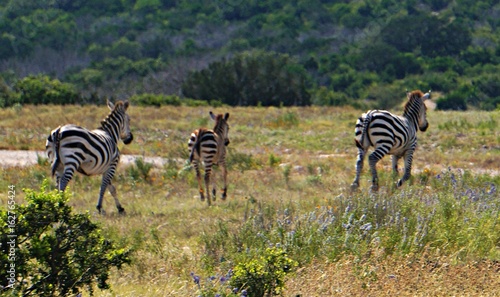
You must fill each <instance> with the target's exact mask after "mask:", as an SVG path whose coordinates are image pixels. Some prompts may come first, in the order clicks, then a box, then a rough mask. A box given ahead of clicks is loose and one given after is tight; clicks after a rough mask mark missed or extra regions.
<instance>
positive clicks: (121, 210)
mask: <svg viewBox="0 0 500 297" xmlns="http://www.w3.org/2000/svg"><path fill="white" fill-rule="evenodd" d="M117 209H118V213H119V214H125V208H123V207H121V206H119V207H117Z"/></svg>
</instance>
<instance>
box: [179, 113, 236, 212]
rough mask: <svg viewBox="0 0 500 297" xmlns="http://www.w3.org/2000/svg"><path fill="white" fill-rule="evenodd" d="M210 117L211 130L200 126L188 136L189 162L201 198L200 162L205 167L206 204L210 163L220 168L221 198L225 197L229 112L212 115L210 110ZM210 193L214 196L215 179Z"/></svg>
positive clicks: (203, 196) (202, 198) (210, 171)
mask: <svg viewBox="0 0 500 297" xmlns="http://www.w3.org/2000/svg"><path fill="white" fill-rule="evenodd" d="M210 117H211V118H212V119H213V120H214V121H215V126H214V128H213V130H209V129H206V128H201V129H197V130H195V131H194V132H193V133H191V137H190V138H189V142H188V148H189V152H190V153H189V163H190V164H191V163H193V166H194V168H195V170H196V178H197V179H198V188H199V192H200V198H201V200H204V199H205V195H204V191H203V185H202V182H201V173H200V168H199V167H200V165H201V164H200V163H201V162H202V163H203V165H204V168H205V187H206V195H207V202H208V205H210V204H211V201H210V176H211V173H212V165H214V164H216V165H218V166H219V167H220V168H221V171H222V177H223V179H224V188H223V189H222V199H223V200H224V199H226V197H227V170H226V146H227V145H229V138H228V134H229V125H228V123H227V120H228V119H229V113H226V114H224V115H222V114H219V115H217V116H216V115H214V114H213V113H212V112H211V111H210ZM212 181H213V182H214V185H213V189H212V194H213V199H214V200H215V198H216V187H215V179H214V178H212Z"/></svg>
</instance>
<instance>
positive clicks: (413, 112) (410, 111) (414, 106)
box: [403, 100, 420, 131]
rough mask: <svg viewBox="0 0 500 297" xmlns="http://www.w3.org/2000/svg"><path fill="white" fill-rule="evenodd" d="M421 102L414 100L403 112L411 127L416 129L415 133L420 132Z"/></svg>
mask: <svg viewBox="0 0 500 297" xmlns="http://www.w3.org/2000/svg"><path fill="white" fill-rule="evenodd" d="M419 103H420V102H418V101H417V100H412V101H411V102H410V104H408V105H407V106H406V107H405V110H404V112H403V117H405V118H407V119H408V122H409V123H410V125H411V127H413V128H415V131H417V130H418V112H419V110H420V104H419Z"/></svg>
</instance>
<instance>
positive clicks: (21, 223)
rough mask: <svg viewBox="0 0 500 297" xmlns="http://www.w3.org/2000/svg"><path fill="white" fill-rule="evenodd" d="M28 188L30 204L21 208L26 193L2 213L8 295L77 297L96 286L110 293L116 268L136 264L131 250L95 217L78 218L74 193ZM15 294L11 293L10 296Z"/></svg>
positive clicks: (1, 271) (2, 268)
mask: <svg viewBox="0 0 500 297" xmlns="http://www.w3.org/2000/svg"><path fill="white" fill-rule="evenodd" d="M48 187H49V183H48V181H47V180H46V181H45V182H44V183H43V185H42V187H41V190H40V192H35V191H34V190H29V189H25V190H24V192H25V193H26V200H27V203H26V204H21V205H16V203H15V202H16V201H15V199H14V197H15V196H16V190H17V192H18V193H19V192H21V190H20V189H16V188H15V186H13V185H12V186H10V187H9V195H10V197H13V198H12V199H11V200H10V202H14V203H10V202H9V204H8V207H6V208H3V209H0V226H1V228H0V240H1V242H2V245H0V248H1V250H2V253H1V257H0V263H1V265H0V276H1V277H2V294H6V295H10V296H39V297H42V296H43V297H50V296H74V295H75V294H77V293H79V292H81V291H83V290H86V291H89V292H91V293H92V292H93V291H94V287H95V286H97V287H98V288H100V289H102V290H104V289H109V274H110V270H111V268H113V267H116V268H118V269H120V268H122V266H123V265H124V264H130V262H131V260H130V258H129V257H130V253H131V251H130V250H125V249H120V248H117V247H116V245H115V243H114V242H113V241H111V240H109V239H107V238H105V237H104V236H103V234H102V229H101V228H100V226H99V225H98V224H96V223H94V222H92V221H91V219H90V215H89V214H88V213H87V214H75V213H73V209H72V207H71V206H69V205H68V200H69V197H68V196H69V195H66V194H64V193H61V192H58V191H56V190H54V191H48V190H47V188H48ZM6 290H9V291H10V292H9V293H7V292H5V291H6Z"/></svg>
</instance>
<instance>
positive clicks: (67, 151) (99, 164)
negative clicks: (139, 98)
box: [45, 101, 133, 213]
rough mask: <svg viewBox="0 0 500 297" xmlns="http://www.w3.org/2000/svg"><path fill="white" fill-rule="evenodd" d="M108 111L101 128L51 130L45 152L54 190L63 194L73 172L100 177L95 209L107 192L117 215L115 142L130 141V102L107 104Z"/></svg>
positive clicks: (100, 207) (119, 210)
mask: <svg viewBox="0 0 500 297" xmlns="http://www.w3.org/2000/svg"><path fill="white" fill-rule="evenodd" d="M108 107H109V109H110V110H111V112H110V113H109V115H108V116H107V117H106V118H105V119H104V120H103V121H102V122H101V127H99V128H97V129H95V130H87V129H85V128H82V127H79V126H76V125H71V124H68V125H64V126H59V127H58V128H56V129H54V130H52V131H51V132H50V135H49V136H48V138H47V142H46V145H45V150H46V153H47V156H48V158H49V160H50V161H51V164H52V176H54V175H55V176H56V184H57V188H58V189H59V190H60V191H64V190H65V189H66V186H67V185H68V183H69V182H70V180H71V179H72V178H73V175H74V174H75V171H77V172H80V173H82V174H84V175H87V176H90V175H100V174H102V175H103V176H102V183H101V189H100V191H99V198H98V200H97V206H96V208H97V210H98V211H99V212H101V211H102V199H103V196H104V192H105V191H106V189H108V190H109V192H110V193H111V195H112V196H113V198H114V199H115V204H116V208H117V209H118V212H119V213H122V212H124V209H123V207H122V206H121V204H120V201H118V197H117V194H116V189H115V187H114V186H113V185H112V183H111V180H112V179H113V177H114V175H115V171H116V167H117V165H118V162H119V161H120V152H119V150H118V141H119V140H120V139H122V140H123V142H124V143H125V144H129V143H130V142H132V139H133V135H132V132H130V117H129V115H128V114H127V109H128V107H129V102H128V101H125V102H122V101H118V102H116V104H113V103H111V102H109V101H108Z"/></svg>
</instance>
